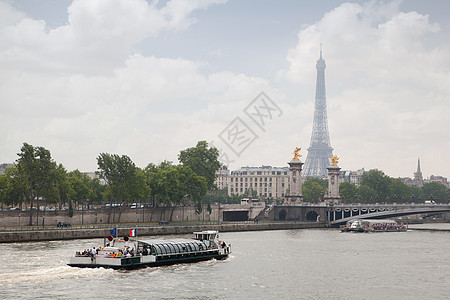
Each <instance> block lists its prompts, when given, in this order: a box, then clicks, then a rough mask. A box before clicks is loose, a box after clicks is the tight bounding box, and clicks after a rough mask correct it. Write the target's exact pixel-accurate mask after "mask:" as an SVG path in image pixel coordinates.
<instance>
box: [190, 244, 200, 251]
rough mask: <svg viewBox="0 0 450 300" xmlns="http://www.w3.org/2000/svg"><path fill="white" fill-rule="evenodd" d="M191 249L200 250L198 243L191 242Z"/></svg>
mask: <svg viewBox="0 0 450 300" xmlns="http://www.w3.org/2000/svg"><path fill="white" fill-rule="evenodd" d="M191 249H192V251H198V250H200V249H199V247H198V244H197V243H191Z"/></svg>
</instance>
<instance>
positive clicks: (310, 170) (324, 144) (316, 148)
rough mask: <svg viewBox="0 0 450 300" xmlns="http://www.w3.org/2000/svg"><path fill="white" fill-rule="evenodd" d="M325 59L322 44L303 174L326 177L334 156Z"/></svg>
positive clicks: (317, 65)
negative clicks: (309, 138) (328, 110)
mask: <svg viewBox="0 0 450 300" xmlns="http://www.w3.org/2000/svg"><path fill="white" fill-rule="evenodd" d="M325 67H326V66H325V60H323V58H322V45H321V46H320V58H319V60H318V61H317V64H316V69H317V81H316V100H315V105H314V120H313V129H312V135H311V144H310V146H309V148H308V156H307V157H306V162H305V168H304V171H303V176H306V177H321V178H323V177H326V176H327V167H328V166H329V165H330V157H331V156H333V148H331V143H330V136H329V134H328V120H327V99H326V94H325Z"/></svg>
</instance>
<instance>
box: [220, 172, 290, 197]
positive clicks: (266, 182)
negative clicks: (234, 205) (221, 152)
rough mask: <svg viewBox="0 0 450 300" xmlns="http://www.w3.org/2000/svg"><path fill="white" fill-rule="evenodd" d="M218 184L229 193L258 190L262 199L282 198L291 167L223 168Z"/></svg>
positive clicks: (244, 192)
mask: <svg viewBox="0 0 450 300" xmlns="http://www.w3.org/2000/svg"><path fill="white" fill-rule="evenodd" d="M216 174H217V178H216V181H215V183H216V185H217V187H218V188H219V189H220V188H227V190H228V195H230V196H233V195H242V194H248V191H249V190H250V189H251V190H252V191H256V194H257V196H258V197H259V198H262V199H282V198H284V196H285V193H286V190H287V188H288V186H289V176H290V171H289V167H272V166H261V167H241V168H240V169H239V170H236V171H231V172H229V171H228V170H227V169H226V168H225V169H224V168H221V169H219V170H218V171H217V172H216Z"/></svg>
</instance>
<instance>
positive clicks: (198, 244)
mask: <svg viewBox="0 0 450 300" xmlns="http://www.w3.org/2000/svg"><path fill="white" fill-rule="evenodd" d="M138 242H139V244H141V245H143V246H144V247H145V246H147V247H149V248H151V249H153V251H154V252H155V253H156V254H171V253H183V252H195V251H200V250H205V249H206V248H207V247H206V244H205V243H204V242H202V241H198V240H193V239H170V240H156V239H152V240H139V241H138Z"/></svg>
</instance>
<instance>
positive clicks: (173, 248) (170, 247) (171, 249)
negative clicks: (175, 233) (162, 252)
mask: <svg viewBox="0 0 450 300" xmlns="http://www.w3.org/2000/svg"><path fill="white" fill-rule="evenodd" d="M166 245H167V247H169V249H170V252H171V253H175V252H177V251H175V247H174V246H173V245H172V244H166Z"/></svg>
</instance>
